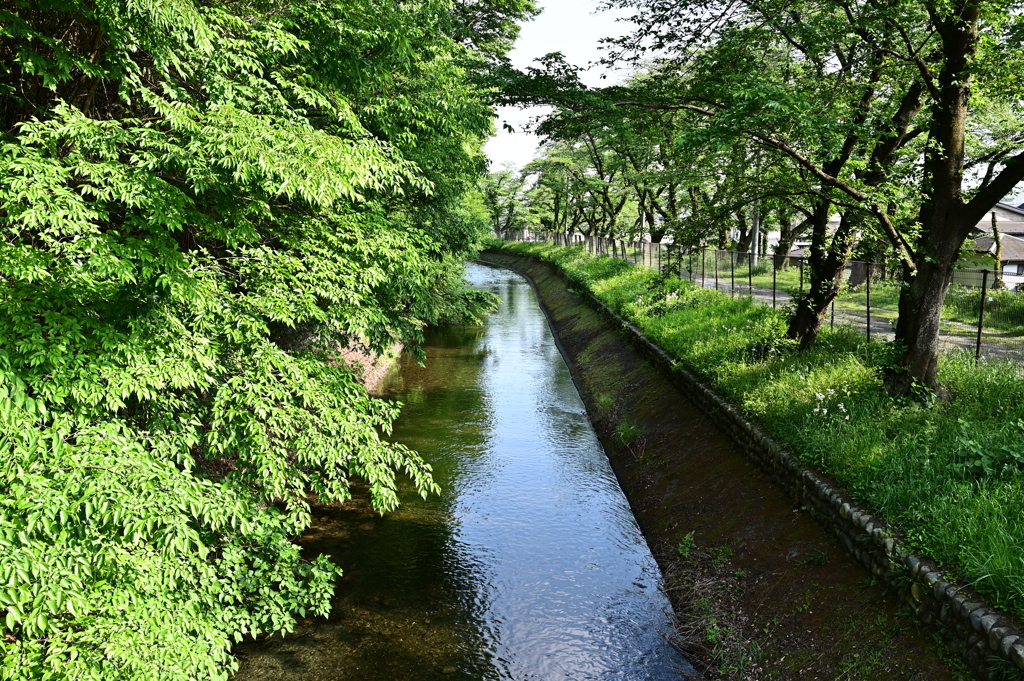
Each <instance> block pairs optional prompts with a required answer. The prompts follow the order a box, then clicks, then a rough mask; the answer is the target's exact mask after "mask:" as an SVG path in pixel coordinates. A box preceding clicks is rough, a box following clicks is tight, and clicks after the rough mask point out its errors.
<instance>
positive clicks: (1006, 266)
mask: <svg viewBox="0 0 1024 681" xmlns="http://www.w3.org/2000/svg"><path fill="white" fill-rule="evenodd" d="M999 231H1000V233H1001V234H1002V231H1003V228H1002V224H1000V226H999ZM1002 240H1003V262H1002V270H1003V274H1024V236H1015V235H1013V234H1002ZM973 250H974V251H976V252H977V253H984V254H987V255H990V256H992V257H993V258H994V257H995V255H996V240H995V239H993V238H992V235H991V233H990V234H988V235H985V236H978V237H975V239H974V249H973Z"/></svg>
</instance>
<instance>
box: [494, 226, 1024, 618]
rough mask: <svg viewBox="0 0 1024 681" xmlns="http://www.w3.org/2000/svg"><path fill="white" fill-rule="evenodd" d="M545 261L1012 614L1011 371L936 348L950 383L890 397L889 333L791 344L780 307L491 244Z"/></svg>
mask: <svg viewBox="0 0 1024 681" xmlns="http://www.w3.org/2000/svg"><path fill="white" fill-rule="evenodd" d="M494 246H496V247H500V248H502V249H504V250H506V251H511V252H515V253H528V254H532V255H534V256H537V257H540V258H542V259H545V260H549V261H551V262H553V263H555V264H556V265H558V266H559V267H560V268H561V269H562V270H563V271H564V272H565V273H566V274H567V275H568V276H569V278H570V279H572V280H573V281H574V282H576V283H577V284H578V285H581V286H585V287H586V288H588V289H589V290H590V291H592V292H593V293H594V294H595V295H596V296H597V297H599V298H600V299H601V300H603V301H604V302H605V303H606V304H608V305H609V306H610V307H612V308H613V309H614V310H616V311H617V312H618V313H619V314H621V315H622V316H623V317H625V318H627V319H629V320H630V321H632V322H633V323H635V324H636V325H637V326H639V327H640V328H641V329H642V330H643V331H644V333H646V334H647V335H648V336H649V337H650V338H651V339H652V340H654V341H655V342H657V343H658V344H659V345H661V346H662V347H663V348H665V349H666V350H668V351H669V352H670V353H672V354H674V355H675V356H676V357H678V358H679V359H680V360H681V361H682V362H683V363H684V364H685V365H687V366H688V367H689V368H690V369H692V370H694V371H696V372H697V373H698V374H699V375H700V376H701V377H702V378H703V379H704V380H706V381H707V382H708V383H710V384H712V385H714V386H715V387H716V388H717V390H718V391H719V392H720V393H722V394H723V395H725V396H726V397H727V398H729V399H730V400H731V401H733V402H734V403H735V404H737V405H738V406H739V407H740V408H741V409H742V410H743V411H744V413H745V414H746V415H747V416H749V417H750V418H752V419H754V420H756V421H758V422H759V423H760V424H761V425H762V426H763V427H764V428H765V429H766V430H767V431H769V432H770V433H771V434H772V435H773V436H774V437H775V438H776V439H777V440H778V441H779V442H780V443H782V444H783V445H784V446H786V447H787V448H788V449H789V450H790V451H792V452H793V453H794V454H795V455H796V456H798V457H799V458H800V459H802V460H803V461H804V462H805V463H807V464H809V465H812V466H814V467H816V468H818V469H819V470H821V471H823V472H824V473H826V474H828V475H830V476H832V477H833V478H834V479H835V480H837V481H838V482H839V484H840V485H842V486H843V487H844V488H845V489H846V490H847V491H848V492H849V493H850V494H851V495H852V496H853V497H854V498H855V499H856V500H857V501H858V502H859V503H861V504H863V505H865V506H866V507H868V508H870V509H871V510H872V511H873V512H875V513H878V514H880V515H881V516H882V517H884V518H885V519H886V520H888V521H889V522H891V523H892V524H894V525H895V526H897V527H899V528H900V529H901V530H902V531H903V532H905V533H906V537H907V541H908V542H909V543H910V544H911V545H912V546H913V547H914V548H915V549H916V550H918V551H920V552H922V553H924V554H926V555H929V556H930V557H932V558H933V559H935V560H937V561H938V562H939V563H940V564H941V565H942V566H943V567H945V568H946V569H948V570H952V571H954V572H955V573H957V574H958V576H959V577H960V579H962V580H964V581H967V582H970V583H972V584H973V585H974V586H975V588H977V589H978V591H979V592H981V593H983V594H984V595H986V596H987V597H988V598H989V599H990V600H991V601H992V602H993V603H994V604H996V605H998V606H1000V607H1002V608H1004V609H1006V610H1008V611H1011V612H1013V613H1015V614H1017V615H1018V616H1024V381H1021V380H1020V379H1018V378H1017V368H1016V367H1015V366H1013V367H1011V366H1008V365H1006V364H1004V363H1000V362H998V361H988V362H982V363H981V364H980V365H975V362H974V358H973V357H972V356H969V355H967V354H963V353H960V354H950V355H945V356H943V357H942V358H941V360H940V365H939V378H940V380H941V381H942V383H943V384H944V385H945V386H946V387H947V388H948V389H949V390H950V391H951V393H952V394H953V395H954V399H953V400H952V401H949V402H945V403H935V402H934V401H933V400H930V399H929V397H928V395H926V394H922V395H919V396H917V397H916V398H915V399H896V398H893V397H890V396H889V395H888V394H887V393H886V392H885V391H884V390H883V387H882V380H881V372H882V370H883V369H884V368H885V367H886V366H888V365H891V364H892V363H893V362H894V360H895V359H896V348H895V347H894V346H893V345H892V344H891V343H885V342H878V341H872V342H867V341H865V340H864V339H863V337H862V336H861V334H860V333H858V332H854V331H853V330H852V329H849V328H844V327H840V328H836V329H835V330H823V331H822V333H821V335H820V337H819V340H818V343H817V344H816V345H815V347H813V348H811V349H809V350H807V351H805V352H799V353H798V352H796V350H795V348H794V347H793V346H792V344H791V343H790V342H789V341H787V340H785V338H784V332H785V328H786V319H785V317H784V313H783V312H781V311H776V310H772V309H771V308H768V307H765V306H760V305H757V304H754V303H753V302H751V301H750V300H749V299H746V298H743V299H732V298H730V297H729V296H728V295H727V294H723V293H719V292H717V291H714V290H710V289H702V288H699V287H698V286H696V285H693V284H690V283H689V282H687V281H680V280H679V279H677V278H676V277H674V276H671V275H668V274H659V273H657V272H654V271H652V270H649V269H647V268H642V267H635V266H633V265H630V264H628V263H625V262H622V261H619V260H614V259H611V258H607V257H595V256H589V255H586V254H584V253H583V251H582V249H579V248H560V247H555V246H550V245H547V244H525V243H500V242H496V243H495V244H494Z"/></svg>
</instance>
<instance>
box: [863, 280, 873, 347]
mask: <svg viewBox="0 0 1024 681" xmlns="http://www.w3.org/2000/svg"><path fill="white" fill-rule="evenodd" d="M864 267H865V268H866V269H867V271H868V277H867V279H866V280H865V283H866V284H867V305H866V307H867V315H868V340H869V341H870V340H871V263H869V262H866V263H864Z"/></svg>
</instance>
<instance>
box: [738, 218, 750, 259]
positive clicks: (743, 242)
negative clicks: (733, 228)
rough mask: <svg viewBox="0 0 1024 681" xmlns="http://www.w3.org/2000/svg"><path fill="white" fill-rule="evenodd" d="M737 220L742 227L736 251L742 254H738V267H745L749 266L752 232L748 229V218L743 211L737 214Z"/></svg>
mask: <svg viewBox="0 0 1024 681" xmlns="http://www.w3.org/2000/svg"><path fill="white" fill-rule="evenodd" d="M736 219H737V220H738V221H739V227H740V238H739V240H737V241H736V250H737V251H740V252H739V253H737V254H736V265H745V264H747V255H746V252H747V251H749V250H750V237H751V235H752V232H751V231H750V230H749V229H748V228H747V216H746V215H745V214H744V213H743V211H742V210H741V211H738V212H737V213H736Z"/></svg>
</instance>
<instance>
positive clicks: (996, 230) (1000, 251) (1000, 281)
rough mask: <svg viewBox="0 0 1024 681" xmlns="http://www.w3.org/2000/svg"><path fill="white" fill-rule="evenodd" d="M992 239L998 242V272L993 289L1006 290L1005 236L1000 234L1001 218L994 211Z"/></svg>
mask: <svg viewBox="0 0 1024 681" xmlns="http://www.w3.org/2000/svg"><path fill="white" fill-rule="evenodd" d="M992 239H993V240H994V241H995V242H996V252H995V256H996V272H995V278H994V279H993V280H992V288H994V289H1002V288H1006V282H1004V281H1003V235H1002V234H1000V233H999V216H997V215H996V212H995V211H992Z"/></svg>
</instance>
